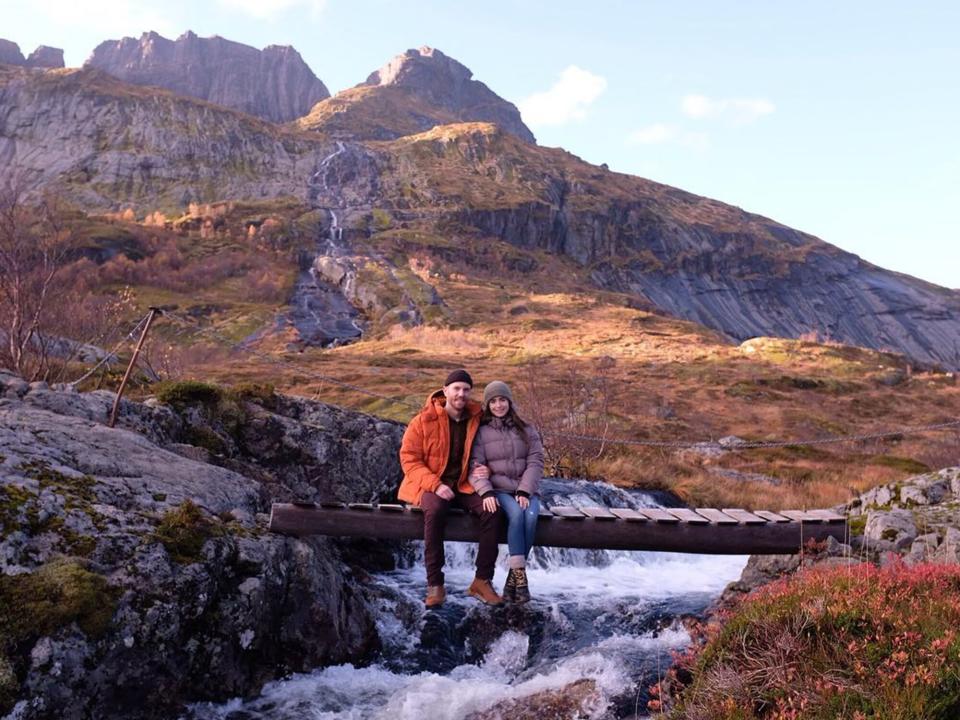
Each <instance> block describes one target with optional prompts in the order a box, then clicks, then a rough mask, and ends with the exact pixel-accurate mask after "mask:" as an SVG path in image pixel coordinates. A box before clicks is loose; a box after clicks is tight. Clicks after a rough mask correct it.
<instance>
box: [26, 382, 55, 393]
mask: <svg viewBox="0 0 960 720" xmlns="http://www.w3.org/2000/svg"><path fill="white" fill-rule="evenodd" d="M29 388H30V389H29V391H28V392H34V391H36V390H49V389H50V386H49V385H47V383H45V382H44V381H43V380H37V381H35V382H32V383H30V385H29Z"/></svg>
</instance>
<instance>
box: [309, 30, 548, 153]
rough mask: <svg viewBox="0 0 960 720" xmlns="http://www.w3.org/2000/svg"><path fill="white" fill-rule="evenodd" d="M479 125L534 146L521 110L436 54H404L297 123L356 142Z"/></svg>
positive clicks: (425, 49) (431, 51) (422, 51)
mask: <svg viewBox="0 0 960 720" xmlns="http://www.w3.org/2000/svg"><path fill="white" fill-rule="evenodd" d="M464 121H479V122H489V123H493V124H495V125H497V126H498V127H500V128H501V129H503V130H505V131H506V132H508V133H510V134H512V135H514V136H516V137H518V138H520V139H521V140H524V141H525V142H529V143H533V142H536V140H535V138H534V136H533V133H532V132H530V129H529V128H528V127H527V126H526V125H524V123H523V120H522V119H521V118H520V111H519V110H517V108H516V106H515V105H514V104H513V103H510V102H508V101H506V100H504V99H503V98H501V97H500V96H499V95H497V94H496V93H494V92H493V91H492V90H490V88H488V87H487V86H486V85H484V84H483V83H482V82H479V81H477V80H474V79H473V73H472V72H471V71H470V70H469V69H468V68H467V67H466V66H464V65H462V64H461V63H459V62H457V61H456V60H454V59H453V58H450V57H447V56H446V55H444V54H443V53H442V52H440V51H439V50H435V49H433V48H428V47H422V48H420V49H419V50H407V51H406V52H405V53H403V54H401V55H398V56H397V57H395V58H393V59H392V60H391V61H390V62H388V63H387V64H386V65H384V66H383V67H382V68H380V69H379V70H377V71H375V72H373V73H371V74H370V76H369V77H368V78H367V80H366V82H363V83H361V84H360V85H358V86H357V87H355V88H352V89H350V90H345V91H344V92H342V93H338V94H337V95H336V96H335V97H333V98H330V99H329V100H326V101H324V102H322V103H320V104H319V105H317V106H316V107H314V108H313V110H311V112H310V114H309V115H308V116H307V117H305V118H303V119H301V120H300V121H299V125H300V126H301V127H303V128H305V129H309V130H319V131H322V132H325V133H328V134H331V135H332V136H334V137H339V138H350V139H357V140H393V139H395V138H398V137H402V136H404V135H412V134H415V133H419V132H423V131H424V130H429V129H430V128H432V127H434V126H435V125H444V124H448V123H456V122H464Z"/></svg>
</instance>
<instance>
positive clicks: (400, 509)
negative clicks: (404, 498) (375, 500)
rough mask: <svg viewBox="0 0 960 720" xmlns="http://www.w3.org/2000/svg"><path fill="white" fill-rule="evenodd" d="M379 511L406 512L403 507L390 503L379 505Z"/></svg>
mask: <svg viewBox="0 0 960 720" xmlns="http://www.w3.org/2000/svg"><path fill="white" fill-rule="evenodd" d="M377 509H378V510H382V511H383V512H403V510H404V508H403V505H393V504H390V503H380V504H379V505H377Z"/></svg>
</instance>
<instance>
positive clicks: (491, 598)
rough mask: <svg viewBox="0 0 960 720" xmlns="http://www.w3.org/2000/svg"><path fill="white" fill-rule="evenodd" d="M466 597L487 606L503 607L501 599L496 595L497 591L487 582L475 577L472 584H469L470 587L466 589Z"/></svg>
mask: <svg viewBox="0 0 960 720" xmlns="http://www.w3.org/2000/svg"><path fill="white" fill-rule="evenodd" d="M467 595H469V596H470V597H475V598H476V599H477V600H479V601H481V602H484V603H486V604H487V605H503V598H502V597H500V596H499V595H497V591H496V590H494V589H493V585H492V584H491V583H490V581H489V580H482V579H481V578H477V577H475V578H474V579H473V582H472V583H470V587H468V588H467Z"/></svg>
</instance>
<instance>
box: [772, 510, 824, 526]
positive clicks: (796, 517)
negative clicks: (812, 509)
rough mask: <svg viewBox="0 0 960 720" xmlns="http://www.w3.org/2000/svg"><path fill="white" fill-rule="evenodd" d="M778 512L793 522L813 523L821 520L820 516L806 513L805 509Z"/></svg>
mask: <svg viewBox="0 0 960 720" xmlns="http://www.w3.org/2000/svg"><path fill="white" fill-rule="evenodd" d="M780 514H781V515H783V516H784V517H788V518H790V519H791V520H792V521H793V522H805V523H811V524H814V525H816V524H818V523H822V522H823V518H822V517H819V516H817V515H814V514H812V513H808V512H807V511H805V510H781V511H780Z"/></svg>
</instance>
